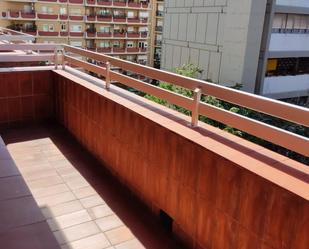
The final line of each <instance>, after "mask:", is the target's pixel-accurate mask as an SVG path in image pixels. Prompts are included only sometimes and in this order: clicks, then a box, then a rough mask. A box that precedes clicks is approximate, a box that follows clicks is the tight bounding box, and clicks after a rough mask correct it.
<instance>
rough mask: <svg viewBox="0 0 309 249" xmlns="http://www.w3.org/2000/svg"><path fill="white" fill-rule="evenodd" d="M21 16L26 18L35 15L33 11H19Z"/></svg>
mask: <svg viewBox="0 0 309 249" xmlns="http://www.w3.org/2000/svg"><path fill="white" fill-rule="evenodd" d="M20 16H21V18H26V19H35V18H36V15H35V12H23V11H22V12H21V14H20Z"/></svg>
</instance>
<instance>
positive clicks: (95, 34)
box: [94, 32, 112, 37]
mask: <svg viewBox="0 0 309 249" xmlns="http://www.w3.org/2000/svg"><path fill="white" fill-rule="evenodd" d="M94 36H95V37H112V33H111V32H97V33H94Z"/></svg>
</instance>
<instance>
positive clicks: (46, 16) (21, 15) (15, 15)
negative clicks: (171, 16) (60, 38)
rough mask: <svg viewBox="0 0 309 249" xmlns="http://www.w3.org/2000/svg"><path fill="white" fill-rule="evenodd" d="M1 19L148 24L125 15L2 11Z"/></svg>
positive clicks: (144, 19) (146, 19)
mask: <svg viewBox="0 0 309 249" xmlns="http://www.w3.org/2000/svg"><path fill="white" fill-rule="evenodd" d="M1 15H2V18H5V19H13V20H37V19H39V20H50V21H63V20H70V21H76V22H82V21H87V22H114V23H128V24H145V25H147V24H148V18H139V17H127V16H125V15H118V16H115V15H114V16H113V15H111V14H104V15H99V14H98V15H67V14H65V15H64V14H56V13H37V12H24V11H7V12H5V11H3V12H2V14H1Z"/></svg>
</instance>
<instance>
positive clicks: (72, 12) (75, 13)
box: [70, 9, 82, 15]
mask: <svg viewBox="0 0 309 249" xmlns="http://www.w3.org/2000/svg"><path fill="white" fill-rule="evenodd" d="M81 14H82V12H81V9H70V15H81Z"/></svg>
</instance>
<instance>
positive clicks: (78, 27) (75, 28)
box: [70, 24, 82, 32]
mask: <svg viewBox="0 0 309 249" xmlns="http://www.w3.org/2000/svg"><path fill="white" fill-rule="evenodd" d="M70 31H71V32H82V25H76V24H73V25H71V26H70Z"/></svg>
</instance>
